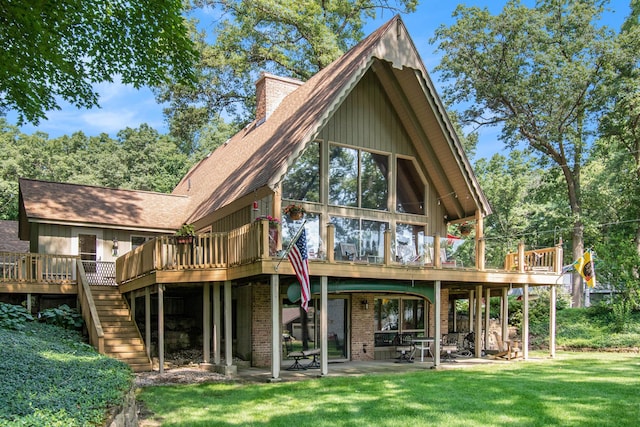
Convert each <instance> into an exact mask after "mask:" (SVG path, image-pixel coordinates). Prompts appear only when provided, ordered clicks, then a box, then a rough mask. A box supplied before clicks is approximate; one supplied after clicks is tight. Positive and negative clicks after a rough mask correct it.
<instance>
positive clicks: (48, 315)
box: [38, 304, 83, 330]
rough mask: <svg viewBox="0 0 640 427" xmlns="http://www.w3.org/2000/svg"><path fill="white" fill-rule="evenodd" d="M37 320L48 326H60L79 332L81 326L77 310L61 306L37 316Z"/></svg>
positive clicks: (81, 322)
mask: <svg viewBox="0 0 640 427" xmlns="http://www.w3.org/2000/svg"><path fill="white" fill-rule="evenodd" d="M38 317H39V320H40V321H41V322H43V323H48V324H50V325H56V326H60V327H62V328H65V329H77V330H80V329H81V328H82V325H83V320H82V316H81V315H80V313H78V310H76V309H74V308H71V307H69V306H68V305H66V304H62V305H61V306H60V307H57V308H48V309H46V310H43V311H41V312H40V313H39V315H38Z"/></svg>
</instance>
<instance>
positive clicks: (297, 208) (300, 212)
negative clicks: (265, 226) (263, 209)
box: [284, 203, 306, 221]
mask: <svg viewBox="0 0 640 427" xmlns="http://www.w3.org/2000/svg"><path fill="white" fill-rule="evenodd" d="M284 213H285V215H288V216H289V218H291V219H292V220H294V221H295V220H298V219H301V218H302V217H303V216H304V214H305V213H306V211H305V210H304V208H303V207H302V205H295V204H293V203H292V204H290V205H289V206H287V207H286V208H284Z"/></svg>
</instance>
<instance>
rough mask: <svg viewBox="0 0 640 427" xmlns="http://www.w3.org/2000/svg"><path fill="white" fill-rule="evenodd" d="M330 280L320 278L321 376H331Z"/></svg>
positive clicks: (324, 277)
mask: <svg viewBox="0 0 640 427" xmlns="http://www.w3.org/2000/svg"><path fill="white" fill-rule="evenodd" d="M328 309H329V278H328V277H327V276H321V277H320V375H321V376H323V377H324V376H326V375H328V374H329V313H327V311H328Z"/></svg>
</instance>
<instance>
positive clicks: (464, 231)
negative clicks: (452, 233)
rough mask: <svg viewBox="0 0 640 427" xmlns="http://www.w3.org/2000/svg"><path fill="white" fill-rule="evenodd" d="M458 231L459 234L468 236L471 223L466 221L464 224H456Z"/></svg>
mask: <svg viewBox="0 0 640 427" xmlns="http://www.w3.org/2000/svg"><path fill="white" fill-rule="evenodd" d="M458 231H459V232H460V234H461V235H463V236H468V235H469V234H471V224H468V223H466V222H465V223H464V224H460V225H459V226H458Z"/></svg>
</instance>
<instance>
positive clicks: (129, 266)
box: [0, 17, 562, 379]
mask: <svg viewBox="0 0 640 427" xmlns="http://www.w3.org/2000/svg"><path fill="white" fill-rule="evenodd" d="M256 94H257V114H256V115H257V116H256V118H255V120H254V121H253V122H251V123H250V124H249V125H247V126H246V127H245V128H244V129H242V130H241V131H240V132H239V133H238V134H236V135H235V136H233V137H232V138H231V139H229V140H228V141H227V142H226V143H225V144H224V145H223V146H221V147H219V148H218V149H217V150H216V151H214V152H213V153H211V155H210V156H208V157H207V158H205V159H203V160H202V161H201V162H199V163H198V164H197V165H195V166H194V167H193V168H192V169H191V170H190V171H189V172H188V173H187V174H186V175H185V176H184V177H183V179H182V180H181V181H180V183H179V184H178V185H177V186H176V188H175V189H174V191H173V193H172V194H170V195H168V194H156V193H148V192H137V191H128V190H113V189H105V188H96V187H88V186H75V185H70V184H62V183H50V182H43V181H34V180H21V181H20V202H21V205H20V207H21V218H20V236H21V238H23V239H27V240H29V241H30V245H31V252H33V253H34V254H33V257H34V259H35V260H36V261H34V262H35V264H34V265H37V266H38V267H37V268H36V270H37V271H38V274H35V275H32V276H29V278H28V279H29V280H30V281H26V280H24V278H23V281H22V282H21V281H15V280H14V282H15V283H11V284H9V282H11V281H10V280H5V282H6V283H0V290H1V289H2V287H3V286H4V287H5V289H8V290H9V291H10V292H23V293H33V292H36V293H43V292H45V291H47V292H54V291H56V290H57V291H59V292H62V290H64V292H68V293H71V294H77V295H78V299H79V301H80V306H81V307H82V310H83V316H84V318H85V320H86V321H87V325H88V332H89V336H90V338H91V340H92V343H93V344H94V345H95V346H96V347H97V348H99V349H101V351H105V352H107V353H110V354H114V355H116V356H118V354H119V353H129V352H133V350H132V349H133V347H135V348H136V351H137V353H138V355H137V356H136V357H137V359H136V360H138V359H144V358H143V357H142V356H143V355H144V354H146V356H147V358H148V357H151V356H157V357H158V359H159V363H160V369H161V370H162V369H163V366H164V365H163V362H164V354H165V349H166V348H167V346H180V345H184V346H198V347H200V348H202V351H203V361H202V362H203V365H205V366H212V367H215V368H216V369H219V370H221V371H223V372H226V373H233V371H234V370H235V369H236V366H235V364H234V359H242V360H247V361H249V362H250V363H251V364H252V365H253V366H267V367H269V366H270V367H271V372H272V376H273V378H274V379H277V378H278V377H279V374H280V369H281V364H282V336H283V330H282V328H283V327H282V313H283V310H285V309H287V308H290V307H296V306H299V304H300V301H299V300H300V286H299V284H298V282H297V279H296V277H295V275H294V271H293V269H292V267H291V265H290V263H289V262H288V261H287V259H286V258H283V257H282V256H281V250H282V249H286V248H287V247H289V245H290V244H291V242H292V239H293V237H294V236H295V235H296V233H297V232H298V231H299V230H300V228H301V227H304V229H305V234H306V239H307V250H308V256H309V272H310V281H311V291H312V297H313V298H312V300H311V301H310V305H311V307H312V308H313V309H312V310H309V312H308V315H305V314H304V313H301V314H303V316H302V317H303V318H301V319H300V322H301V325H302V326H301V328H302V330H303V331H305V332H304V333H303V335H305V334H306V335H307V336H306V337H305V336H302V337H296V338H297V339H298V340H302V342H303V346H304V347H306V348H318V349H319V351H320V361H321V366H320V370H321V372H322V373H323V374H326V372H327V371H328V362H329V361H349V360H368V359H370V358H394V357H396V356H397V354H396V350H397V347H398V346H397V344H398V343H399V342H403V341H405V340H410V339H411V337H415V336H427V337H440V336H442V335H443V334H445V333H447V332H451V331H457V325H456V320H455V319H456V317H455V316H453V317H452V322H449V312H450V311H451V310H452V308H451V307H453V306H454V304H455V300H456V299H468V300H469V307H470V308H471V309H470V313H469V315H470V320H469V324H470V325H472V330H473V332H475V340H476V341H475V352H476V353H475V355H476V356H477V357H479V356H480V352H481V350H482V346H483V344H482V342H483V341H482V340H483V339H484V342H489V340H488V339H487V337H486V336H485V335H486V334H487V333H488V328H487V327H486V325H488V320H489V319H488V317H489V316H488V311H489V310H485V315H484V316H483V315H482V312H483V305H482V301H483V299H486V300H487V301H488V300H489V297H491V296H498V297H500V298H501V301H502V308H501V319H502V325H503V327H502V331H503V336H505V335H506V330H507V324H506V319H507V314H508V313H507V304H506V298H507V291H508V290H509V289H511V288H512V287H522V289H523V294H524V295H525V298H524V301H525V305H526V301H527V297H526V296H527V295H528V288H529V286H551V288H552V289H555V286H553V285H555V284H556V283H557V281H558V279H559V278H560V271H561V266H562V262H561V260H562V248H561V247H555V248H547V249H538V250H536V251H525V248H524V244H521V245H520V246H519V248H518V251H517V252H514V253H512V254H508V255H507V257H506V259H505V260H504V264H503V265H500V266H490V267H487V266H486V265H485V250H486V244H487V243H486V241H485V240H484V238H483V219H484V217H485V216H487V215H489V214H490V213H491V207H490V206H489V203H488V202H487V200H486V198H485V195H484V194H483V192H482V189H481V188H480V185H479V184H478V181H477V179H476V177H475V175H474V173H473V170H472V168H471V165H470V163H469V161H468V159H467V157H466V156H465V153H464V151H463V148H462V146H461V144H460V141H459V139H458V137H457V135H456V133H455V131H454V128H453V126H452V124H451V123H450V121H449V118H448V116H447V114H446V111H445V108H444V106H443V105H442V102H441V101H440V99H439V97H438V95H437V93H436V91H435V89H434V86H433V84H432V82H431V80H430V78H429V75H428V73H427V71H426V69H425V67H424V65H423V63H422V61H421V59H420V57H419V55H418V53H417V50H416V48H415V46H414V45H413V42H412V40H411V38H410V37H409V34H408V33H407V30H406V28H405V26H404V24H403V22H402V20H401V19H400V18H399V17H394V18H393V19H391V20H390V21H389V22H387V23H386V24H384V25H383V26H382V27H380V28H379V29H378V30H376V31H375V32H374V33H372V34H371V35H370V36H368V37H367V38H365V39H364V40H363V41H362V42H360V43H359V44H358V45H356V46H355V47H354V48H352V49H351V50H350V51H348V52H347V53H345V54H344V55H343V56H342V57H341V58H339V59H338V60H336V61H335V62H333V63H332V64H330V65H329V66H327V67H326V68H325V69H323V70H321V71H320V72H319V73H317V74H316V75H315V76H313V77H312V78H311V79H310V80H309V81H307V82H300V81H297V80H294V79H290V78H281V77H278V76H274V75H271V74H267V73H264V74H262V75H261V76H260V79H259V80H258V82H257V84H256ZM290 204H296V205H301V206H303V207H304V209H305V211H306V214H305V217H304V219H302V220H296V219H292V218H290V217H288V216H287V215H283V213H282V212H283V208H284V207H286V206H287V205H290ZM266 215H270V216H273V217H277V218H280V219H281V221H282V223H281V225H280V226H279V227H277V228H275V229H273V230H271V229H270V225H269V221H266V220H260V218H261V217H263V216H266ZM184 223H188V224H193V225H194V227H195V229H196V230H197V231H198V233H197V235H196V236H195V238H194V241H193V242H192V243H189V244H180V243H178V242H177V241H176V240H175V239H174V238H173V236H171V234H172V233H173V232H174V231H175V230H176V229H178V228H179V227H180V225H181V224H184ZM463 223H464V224H467V223H472V224H473V225H474V229H475V232H474V234H473V237H465V238H459V237H456V236H451V235H448V234H447V232H448V227H449V226H450V225H451V224H463ZM270 241H271V242H272V243H271V244H270ZM459 247H464V248H466V249H465V251H459V250H458V251H456V252H464V253H465V255H464V257H457V258H456V254H454V253H453V250H454V248H459ZM45 255H46V256H47V257H49V258H47V259H41V258H38V257H42V256H45ZM56 255H58V256H60V257H62V256H63V255H64V256H71V257H74V258H73V260H75V261H74V262H75V263H71V264H70V263H69V262H68V260H67V259H65V258H56ZM78 260H80V261H82V262H76V261H78ZM114 260H115V271H111V272H107V273H104V274H103V273H101V272H100V271H99V270H104V271H105V272H106V271H107V270H108V268H107V266H106V265H105V266H102V263H108V264H109V265H112V264H113V261H114ZM16 262H17V263H19V262H21V261H20V260H16ZM41 265H44V267H42V266H41ZM43 277H46V278H48V279H49V280H48V281H47V282H46V283H44V284H43V283H40V282H41V281H42V278H43ZM114 278H115V282H114ZM34 282H36V283H34ZM116 284H117V285H116ZM109 285H113V286H109ZM103 288H109V289H110V290H111V292H110V296H109V297H106V296H104V295H103V293H102V292H103V291H102V289H103ZM123 297H124V298H123ZM116 300H119V302H121V301H122V300H123V301H126V304H125V305H124V308H118V309H117V310H116V309H113V306H111V305H110V304H112V303H113V304H115V302H116ZM105 301H110V302H108V303H105ZM118 307H120V306H118ZM551 309H553V308H551ZM525 310H526V306H525ZM116 311H117V312H118V313H120V318H118V320H117V322H120V323H118V324H117V325H118V327H121V325H124V323H125V322H126V319H127V318H130V317H131V314H133V316H132V317H133V318H134V319H135V327H134V329H136V330H137V331H138V332H137V335H136V334H133V335H135V336H133V337H132V338H131V339H132V340H131V341H126V342H125V341H122V340H120V341H118V342H116V343H113V342H111V343H110V340H113V339H114V338H115V337H117V336H118V333H119V332H118V331H119V329H117V328H116V327H113V328H111V326H113V325H111V326H105V325H109V322H115V320H114V319H113V318H114V317H115V316H116ZM305 317H306V318H305ZM305 324H306V325H307V327H306V328H305V326H304V325H305ZM483 325H484V326H483ZM525 327H526V326H525ZM109 328H111V329H110V330H111V333H110V334H109V333H107V332H106V331H107V329H109ZM523 335H524V336H523V339H524V343H523V345H524V351H525V357H526V348H527V347H526V346H527V335H528V334H527V333H526V330H525V333H524V334H523ZM433 345H434V361H433V362H434V365H436V366H437V365H438V364H439V363H440V356H439V354H440V352H439V349H440V342H439V340H437V339H436V340H434V343H433ZM129 346H130V347H129ZM130 350H131V351H130ZM140 353H142V354H140ZM144 366H145V362H144V361H142V362H141V364H140V365H138V369H144ZM146 366H147V367H148V366H149V365H148V363H146Z"/></svg>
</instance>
